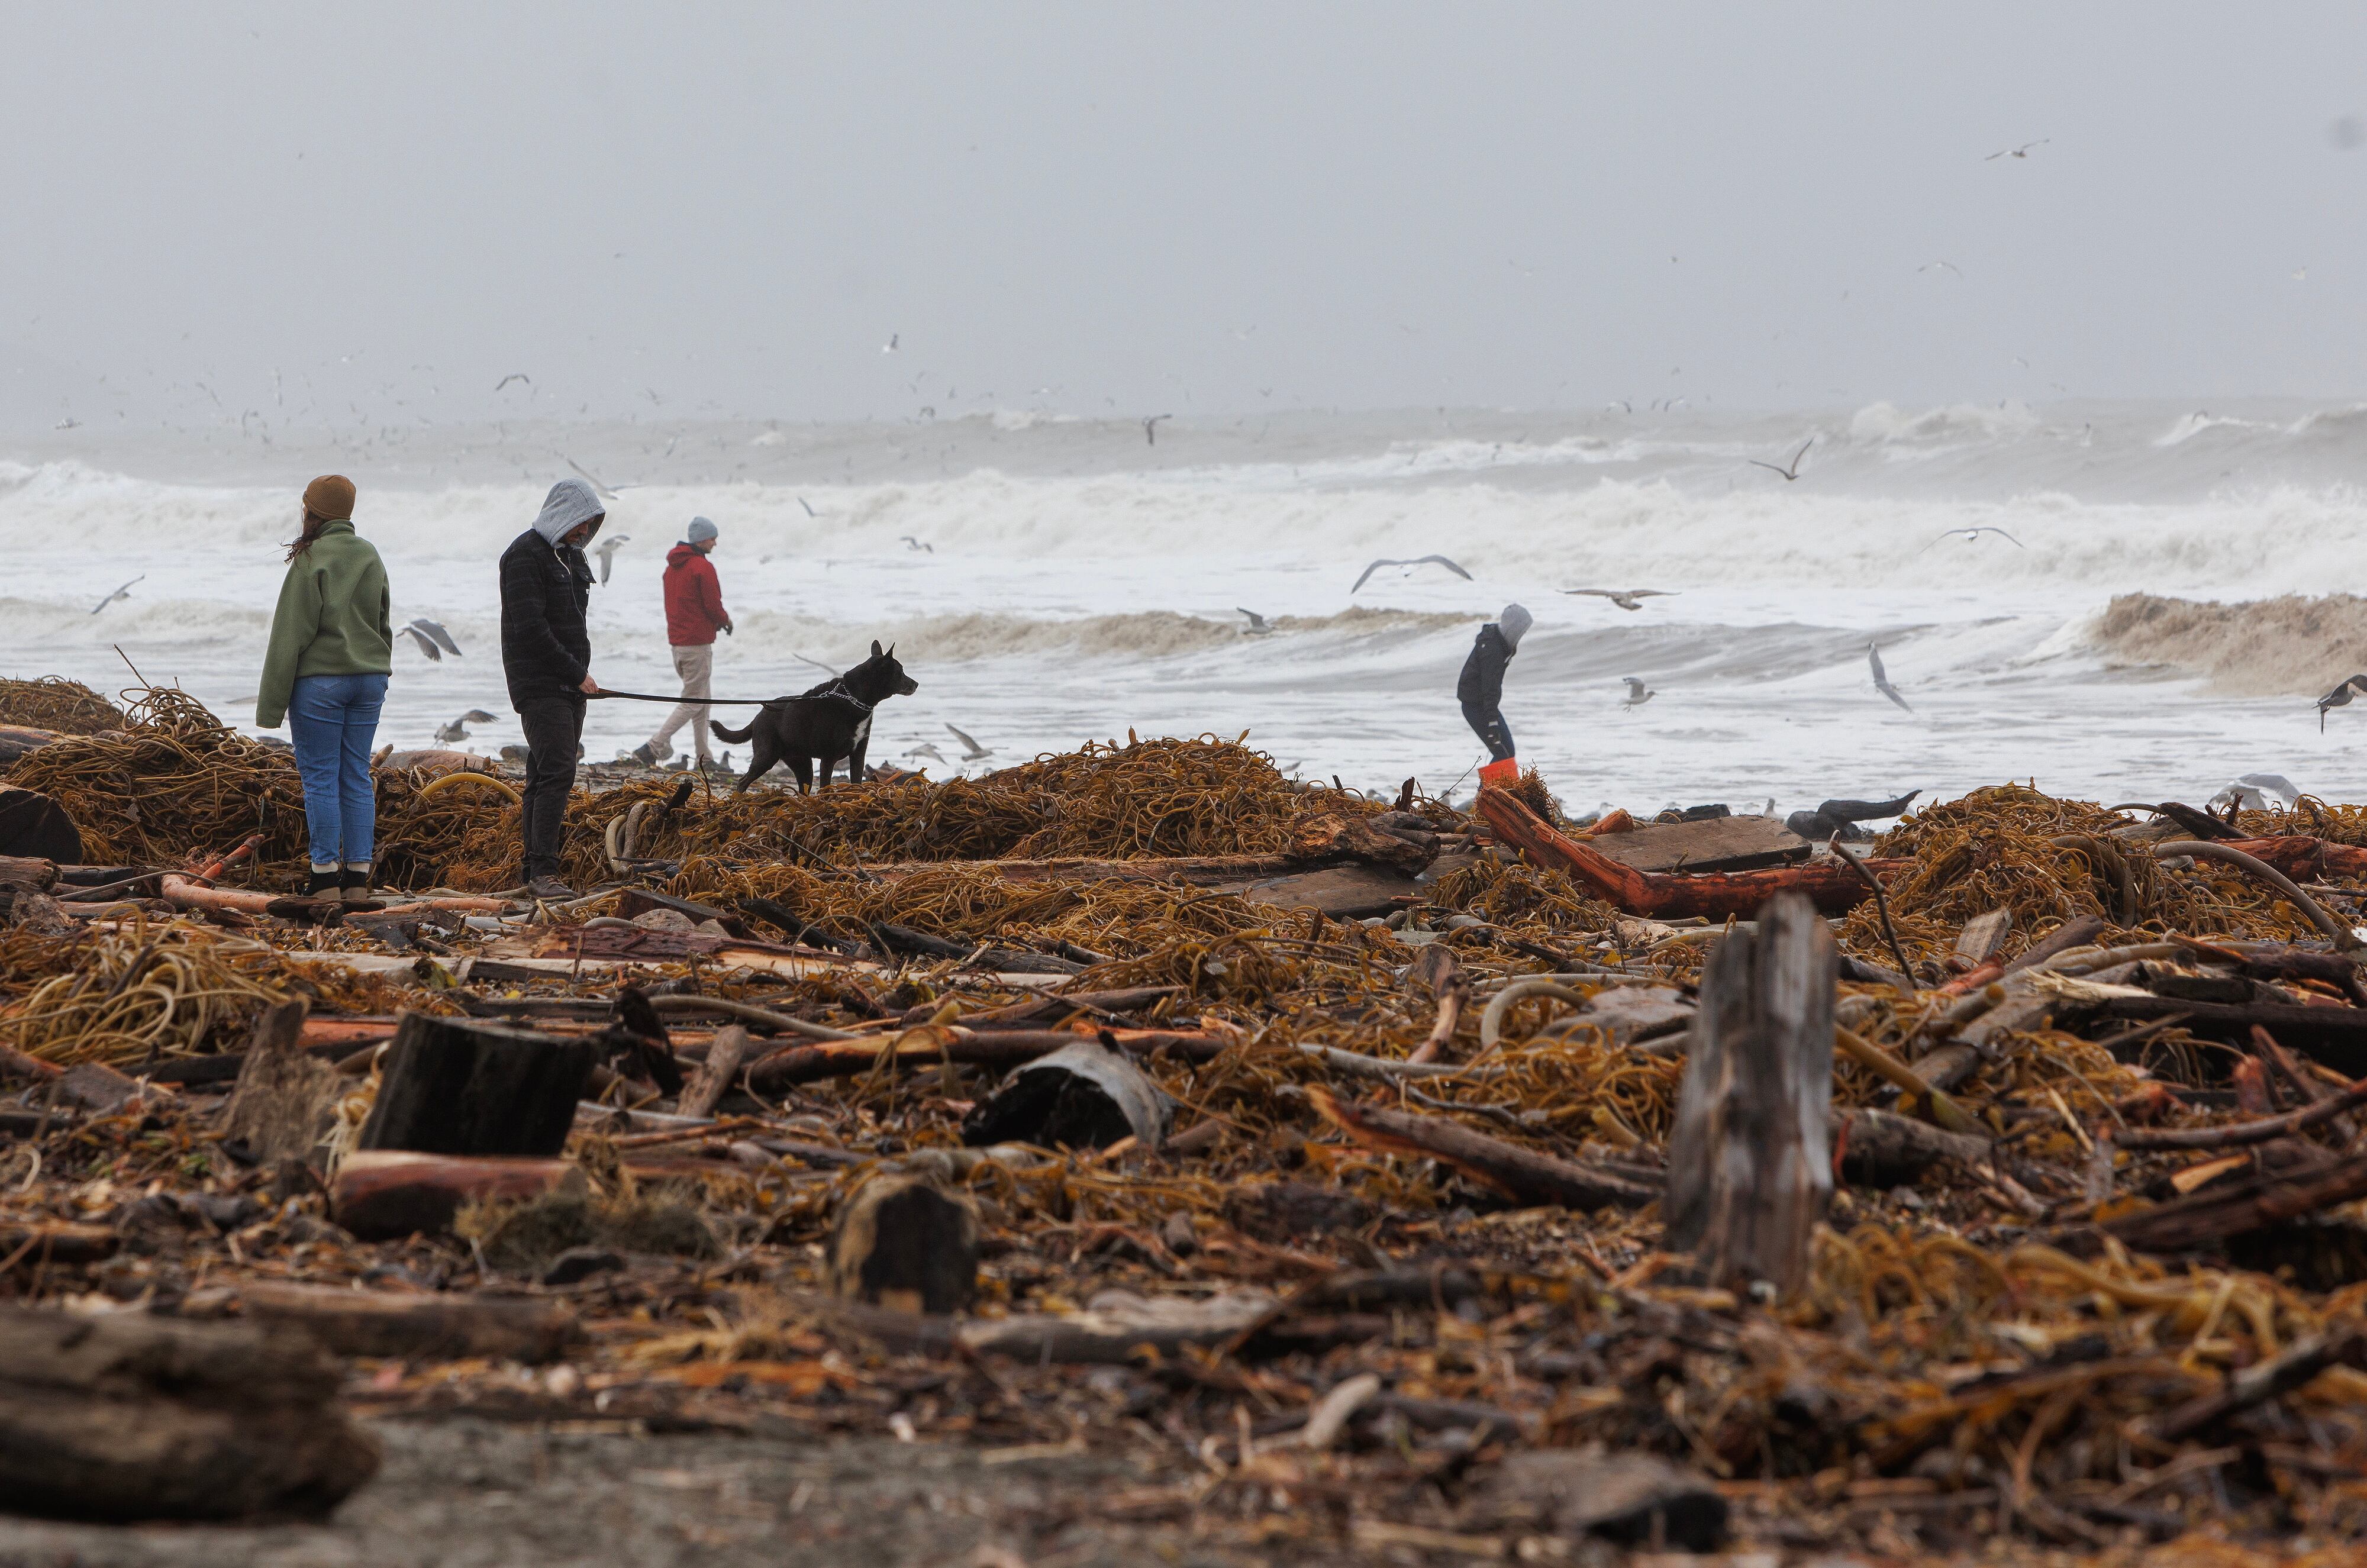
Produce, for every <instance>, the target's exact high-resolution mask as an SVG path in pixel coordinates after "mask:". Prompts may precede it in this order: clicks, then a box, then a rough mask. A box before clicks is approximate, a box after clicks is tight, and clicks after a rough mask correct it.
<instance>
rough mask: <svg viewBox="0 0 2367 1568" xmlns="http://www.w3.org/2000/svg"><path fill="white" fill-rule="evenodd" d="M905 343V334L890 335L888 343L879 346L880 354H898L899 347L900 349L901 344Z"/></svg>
mask: <svg viewBox="0 0 2367 1568" xmlns="http://www.w3.org/2000/svg"><path fill="white" fill-rule="evenodd" d="M903 341H904V334H903V333H889V334H888V341H887V342H886V343H883V344H880V345H879V352H880V353H882V354H893V353H895V352H896V350H897V347H898V346H899V345H900V344H902V343H903Z"/></svg>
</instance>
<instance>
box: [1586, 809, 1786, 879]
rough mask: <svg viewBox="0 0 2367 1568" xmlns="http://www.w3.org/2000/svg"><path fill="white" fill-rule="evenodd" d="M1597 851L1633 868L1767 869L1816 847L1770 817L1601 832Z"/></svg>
mask: <svg viewBox="0 0 2367 1568" xmlns="http://www.w3.org/2000/svg"><path fill="white" fill-rule="evenodd" d="M1587 843H1588V844H1589V845H1590V846H1591V848H1593V849H1596V850H1599V851H1601V852H1603V855H1604V856H1606V857H1607V858H1609V859H1611V860H1614V861H1617V862H1618V863H1620V864H1621V865H1624V866H1625V867H1627V869H1629V870H1630V871H1670V872H1675V871H1683V872H1696V873H1698V872H1715V871H1763V870H1765V869H1767V868H1768V867H1769V866H1777V865H1796V864H1797V863H1800V862H1802V861H1804V860H1806V859H1807V858H1808V857H1809V855H1810V854H1811V853H1813V852H1814V851H1815V846H1814V845H1812V844H1810V843H1809V842H1808V840H1806V839H1804V838H1802V837H1800V835H1799V834H1797V833H1795V832H1794V831H1792V829H1789V828H1786V827H1785V826H1784V824H1783V823H1781V822H1778V821H1776V820H1775V819H1774V818H1772V817H1708V818H1703V819H1702V820H1700V821H1698V822H1665V823H1649V824H1645V825H1643V826H1639V827H1635V828H1630V829H1626V830H1625V832H1618V833H1597V834H1595V835H1593V836H1592V837H1591V838H1589V839H1588V840H1587Z"/></svg>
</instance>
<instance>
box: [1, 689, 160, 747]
mask: <svg viewBox="0 0 2367 1568" xmlns="http://www.w3.org/2000/svg"><path fill="white" fill-rule="evenodd" d="M130 722H131V720H130V718H129V717H128V716H126V715H125V713H124V712H123V710H122V709H121V708H119V707H117V706H116V705H114V704H113V703H111V702H108V700H107V699H106V698H105V697H102V696H100V695H99V694H97V693H96V692H94V691H92V690H91V689H90V688H89V687H88V686H85V685H84V684H83V683H82V682H79V681H69V680H67V679H65V678H64V677H63V676H62V675H44V676H42V677H41V678H40V679H39V680H37V681H8V680H0V724H15V725H22V726H24V727H25V728H28V729H48V730H53V731H55V732H57V733H58V734H61V735H100V734H104V733H106V732H107V731H108V730H110V729H121V728H124V727H125V726H126V725H127V724H129V723H130Z"/></svg>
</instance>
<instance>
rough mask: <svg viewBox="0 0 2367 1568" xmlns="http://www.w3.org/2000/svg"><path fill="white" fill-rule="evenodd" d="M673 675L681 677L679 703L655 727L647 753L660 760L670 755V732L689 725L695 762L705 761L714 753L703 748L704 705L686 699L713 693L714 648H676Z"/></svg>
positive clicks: (704, 731)
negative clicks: (651, 752)
mask: <svg viewBox="0 0 2367 1568" xmlns="http://www.w3.org/2000/svg"><path fill="white" fill-rule="evenodd" d="M674 673H675V674H677V675H679V676H681V677H682V696H683V700H682V702H681V704H680V705H677V706H676V707H675V708H674V712H672V713H670V714H668V715H666V721H665V723H664V724H663V725H661V726H659V727H658V732H657V733H656V734H655V735H652V736H651V737H650V750H652V751H654V752H656V753H657V754H658V755H659V756H661V757H665V756H671V755H672V754H673V752H674V731H675V730H677V729H680V728H682V727H683V726H684V725H685V724H686V725H688V726H690V739H691V743H692V745H693V746H694V747H696V748H697V751H698V760H699V761H702V762H705V761H710V760H712V759H713V757H714V755H715V753H714V752H712V751H710V750H708V747H707V735H708V730H707V711H708V710H707V705H706V704H705V703H697V702H693V701H691V700H690V699H691V698H693V697H711V696H713V695H714V694H715V685H714V678H715V645H714V644H713V643H711V642H710V643H705V644H702V645H700V646H698V647H697V648H676V649H674Z"/></svg>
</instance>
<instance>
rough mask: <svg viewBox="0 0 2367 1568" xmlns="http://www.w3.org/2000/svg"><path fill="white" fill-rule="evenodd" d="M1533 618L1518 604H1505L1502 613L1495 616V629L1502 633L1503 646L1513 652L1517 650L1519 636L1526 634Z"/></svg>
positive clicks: (1518, 648)
mask: <svg viewBox="0 0 2367 1568" xmlns="http://www.w3.org/2000/svg"><path fill="white" fill-rule="evenodd" d="M1534 619H1535V617H1534V616H1532V615H1530V614H1529V613H1528V611H1527V610H1525V609H1523V608H1522V607H1521V606H1520V605H1518V604H1507V605H1505V606H1504V613H1503V614H1502V615H1499V616H1497V617H1496V629H1497V630H1498V631H1500V632H1501V633H1503V634H1504V646H1505V647H1506V648H1508V649H1512V651H1513V652H1515V653H1517V652H1519V651H1520V649H1521V638H1522V637H1523V636H1525V635H1526V634H1527V632H1528V629H1529V626H1530V623H1531V622H1532V621H1533V620H1534Z"/></svg>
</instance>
